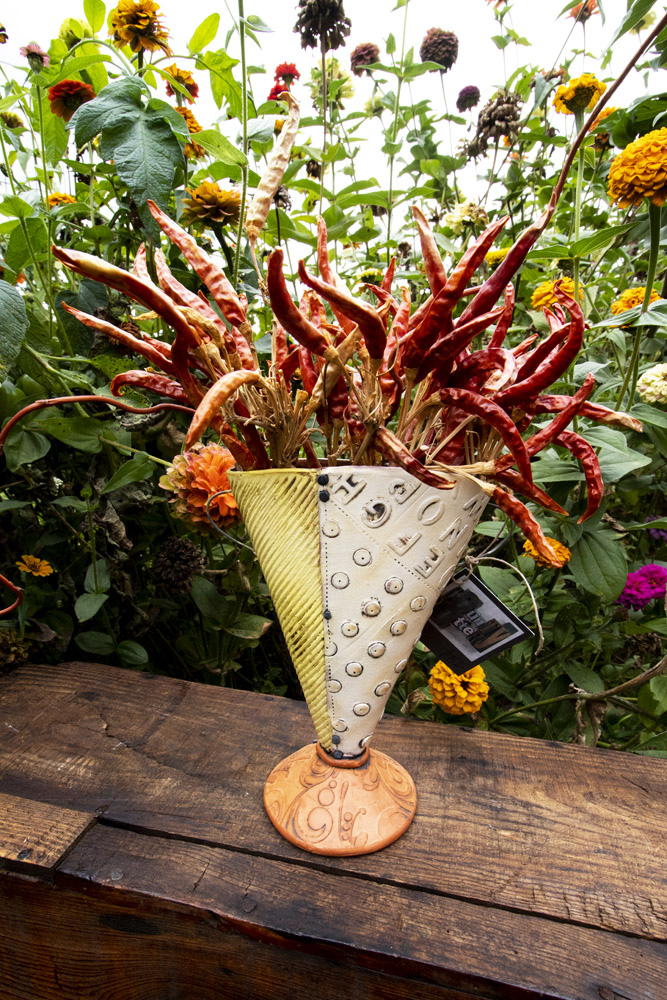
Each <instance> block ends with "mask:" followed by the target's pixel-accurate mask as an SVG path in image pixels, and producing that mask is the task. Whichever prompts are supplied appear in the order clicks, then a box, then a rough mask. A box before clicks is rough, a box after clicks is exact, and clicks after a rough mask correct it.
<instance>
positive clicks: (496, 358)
mask: <svg viewBox="0 0 667 1000" xmlns="http://www.w3.org/2000/svg"><path fill="white" fill-rule="evenodd" d="M491 372H497V373H498V378H499V380H500V381H501V382H502V385H503V386H504V385H507V384H511V383H512V382H513V381H514V379H515V378H516V373H517V363H516V359H515V357H514V355H513V354H512V352H511V351H508V350H506V349H505V348H504V347H485V348H483V349H482V350H481V351H473V353H472V354H469V355H468V356H467V357H466V358H464V359H463V360H462V361H461V362H457V365H456V370H455V371H454V374H453V375H452V376H451V377H450V379H449V383H448V384H449V385H450V386H452V387H453V388H460V389H470V390H471V391H472V392H482V391H483V389H487V382H488V381H489V374H490V373H491ZM495 388H496V389H497V388H499V386H496V387H495Z"/></svg>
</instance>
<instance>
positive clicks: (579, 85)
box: [554, 73, 607, 115]
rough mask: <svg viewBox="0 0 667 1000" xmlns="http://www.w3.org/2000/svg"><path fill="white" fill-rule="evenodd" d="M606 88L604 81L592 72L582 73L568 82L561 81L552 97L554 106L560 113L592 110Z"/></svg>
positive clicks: (567, 113)
mask: <svg viewBox="0 0 667 1000" xmlns="http://www.w3.org/2000/svg"><path fill="white" fill-rule="evenodd" d="M606 89H607V84H606V83H602V81H601V80H598V79H597V77H595V76H593V74H592V73H584V74H583V75H582V76H577V77H575V78H574V79H573V80H570V82H569V83H561V85H560V87H559V88H558V90H557V91H556V95H555V97H554V108H555V109H556V111H560V113H561V114H562V115H573V114H575V113H576V112H577V111H586V110H588V111H592V110H593V108H594V107H595V105H596V104H597V102H598V100H599V99H600V98H601V97H602V95H603V94H604V92H605V90H606Z"/></svg>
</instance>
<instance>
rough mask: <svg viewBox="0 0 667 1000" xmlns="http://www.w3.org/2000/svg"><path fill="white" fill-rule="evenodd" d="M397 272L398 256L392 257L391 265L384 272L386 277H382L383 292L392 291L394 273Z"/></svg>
mask: <svg viewBox="0 0 667 1000" xmlns="http://www.w3.org/2000/svg"><path fill="white" fill-rule="evenodd" d="M395 272H396V258H395V257H392V258H391V261H390V263H389V267H388V268H387V270H386V271H385V272H384V277H383V278H382V285H381V286H380V287H381V288H382V291H383V292H391V285H392V282H393V280H394V274H395Z"/></svg>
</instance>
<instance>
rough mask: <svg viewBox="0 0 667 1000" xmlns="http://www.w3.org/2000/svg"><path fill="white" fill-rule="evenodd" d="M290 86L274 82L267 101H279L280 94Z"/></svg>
mask: <svg viewBox="0 0 667 1000" xmlns="http://www.w3.org/2000/svg"><path fill="white" fill-rule="evenodd" d="M286 90H289V87H288V86H287V85H286V84H284V83H274V85H273V86H272V87H271V90H270V92H269V96H268V97H267V101H279V100H280V95H281V94H284V93H285V91H286Z"/></svg>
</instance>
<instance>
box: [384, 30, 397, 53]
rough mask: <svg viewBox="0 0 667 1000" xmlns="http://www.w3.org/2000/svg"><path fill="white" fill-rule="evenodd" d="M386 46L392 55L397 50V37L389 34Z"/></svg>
mask: <svg viewBox="0 0 667 1000" xmlns="http://www.w3.org/2000/svg"><path fill="white" fill-rule="evenodd" d="M385 48H386V49H387V55H389V56H392V55H393V54H394V52H395V51H396V39H395V38H394V36H393V35H391V34H390V35H387V41H386V42H385Z"/></svg>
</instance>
